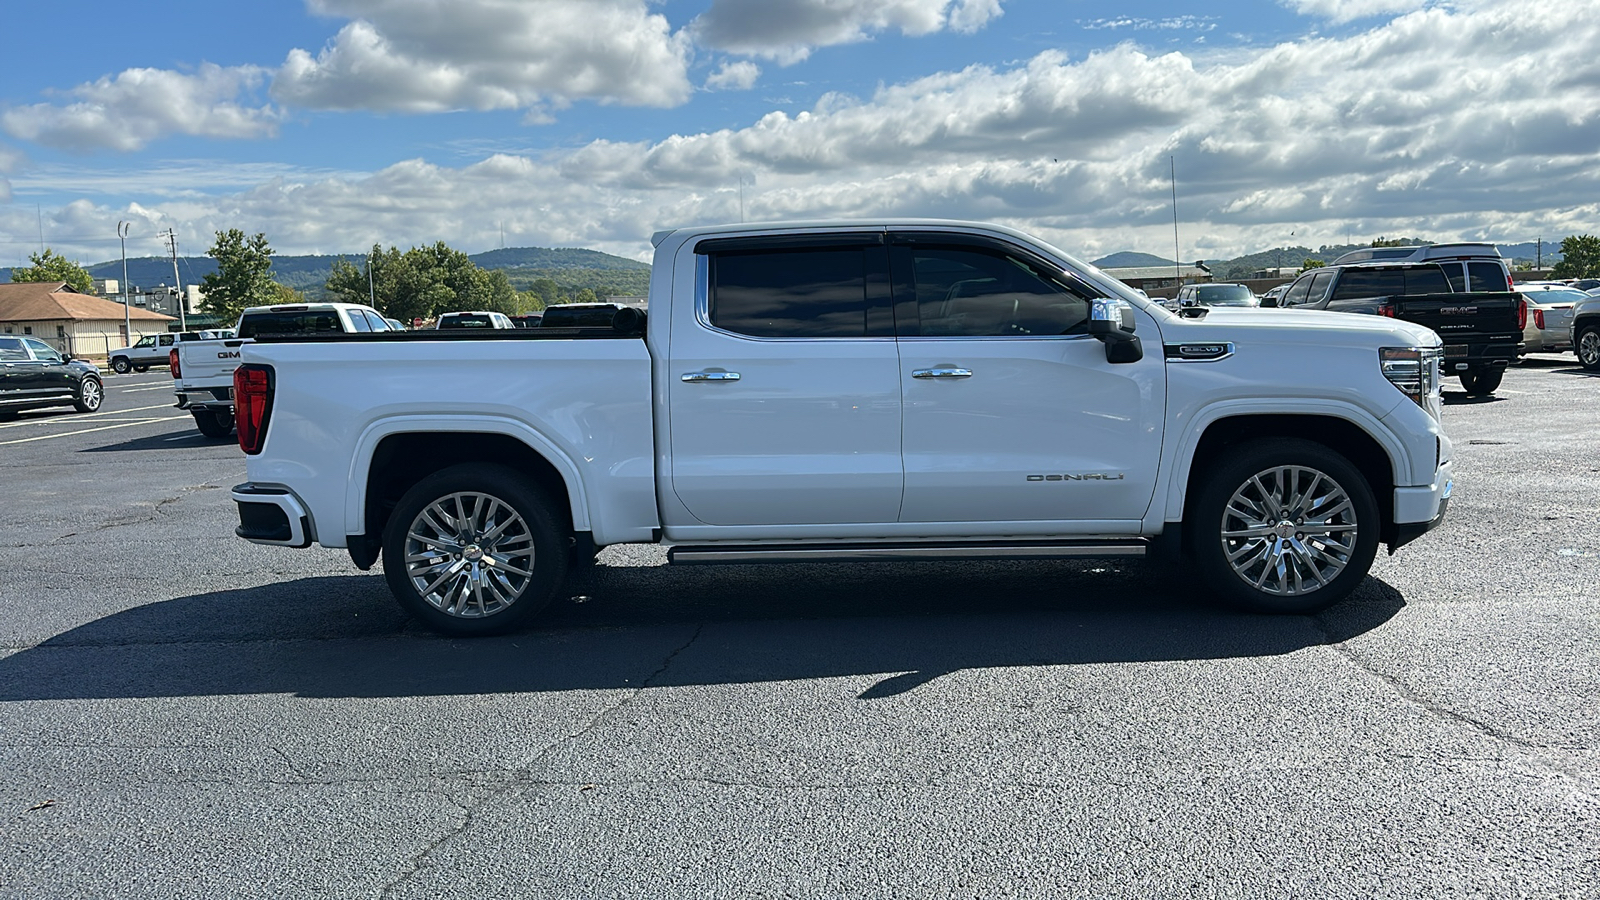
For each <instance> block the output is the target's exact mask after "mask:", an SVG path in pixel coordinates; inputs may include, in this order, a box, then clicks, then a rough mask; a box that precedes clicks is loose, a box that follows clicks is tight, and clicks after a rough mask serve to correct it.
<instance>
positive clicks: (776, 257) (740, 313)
mask: <svg viewBox="0 0 1600 900" xmlns="http://www.w3.org/2000/svg"><path fill="white" fill-rule="evenodd" d="M710 263H711V266H710V276H711V284H710V296H709V297H708V302H709V306H710V310H709V311H710V314H711V324H712V325H715V326H716V327H718V328H722V329H725V330H727V331H732V332H735V333H737V334H748V335H753V336H755V337H835V338H844V337H864V336H866V333H867V278H866V260H865V256H864V253H863V251H862V250H861V249H859V248H850V249H833V248H806V249H797V250H754V251H742V252H740V251H735V252H728V253H719V254H716V255H715V256H712V257H711V259H710ZM559 309H560V307H552V308H550V309H548V310H546V311H545V322H544V327H546V328H548V327H551V324H552V323H551V322H550V317H551V315H552V314H554V313H556V312H557V311H558V310H559ZM607 321H608V322H609V319H608V320H607Z"/></svg>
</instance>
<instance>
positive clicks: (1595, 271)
mask: <svg viewBox="0 0 1600 900" xmlns="http://www.w3.org/2000/svg"><path fill="white" fill-rule="evenodd" d="M1550 275H1551V277H1554V278H1600V237H1594V236H1593V235H1588V234H1574V235H1571V236H1569V237H1564V238H1562V239H1561V262H1558V263H1556V266H1555V268H1554V269H1551V270H1550ZM12 277H13V278H14V277H16V276H12Z"/></svg>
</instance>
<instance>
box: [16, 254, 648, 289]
mask: <svg viewBox="0 0 1600 900" xmlns="http://www.w3.org/2000/svg"><path fill="white" fill-rule="evenodd" d="M365 258H366V254H364V253H341V254H336V255H321V256H273V257H272V277H273V278H274V279H275V280H276V281H278V282H279V283H280V284H284V285H287V286H289V287H292V288H294V289H295V290H297V291H303V292H305V294H306V295H307V296H308V297H310V298H312V299H317V298H319V297H321V296H322V293H323V285H324V284H325V283H326V282H327V280H328V274H329V273H330V272H331V271H332V270H333V264H334V261H335V260H339V259H347V260H349V261H351V262H352V263H355V264H356V265H358V266H359V265H361V264H362V260H364V259H365ZM468 258H469V259H471V260H472V261H473V262H475V263H477V264H478V265H479V266H481V267H483V268H485V269H502V270H504V271H505V273H506V275H507V276H508V277H510V278H511V283H512V284H513V285H515V286H517V287H519V288H526V286H527V285H528V283H530V282H532V281H533V280H534V279H536V278H552V279H554V280H555V281H557V282H559V283H560V284H561V285H562V287H563V288H565V287H567V286H569V285H570V286H571V287H572V289H573V290H581V289H582V288H585V287H588V288H591V289H593V290H595V292H596V293H599V292H600V291H602V290H610V291H612V295H613V296H623V295H631V294H642V293H644V289H643V286H644V285H646V284H647V283H648V279H649V272H650V265H649V264H648V263H642V262H639V261H638V260H634V259H626V258H624V257H621V256H613V255H611V254H609V253H601V252H600V251H598V250H581V249H577V248H561V249H549V248H545V247H506V248H503V249H500V250H489V251H487V252H484V253H476V254H471V255H469V256H468ZM84 268H85V269H87V270H89V274H90V275H92V276H94V277H95V278H114V279H116V280H117V281H121V280H122V260H120V259H115V260H111V261H109V262H102V263H95V264H93V265H86V266H84ZM216 270H217V262H216V260H214V259H212V258H211V257H209V256H180V257H178V275H179V276H180V277H181V279H182V281H183V283H184V284H199V283H200V281H201V279H203V278H205V277H206V276H207V275H208V274H210V273H212V272H215V271H216ZM10 280H11V269H10V268H9V267H7V268H0V281H10ZM128 282H129V283H130V284H132V285H133V286H134V287H136V288H154V287H159V286H162V285H169V284H171V283H172V258H171V257H162V256H141V257H138V258H134V259H129V260H128Z"/></svg>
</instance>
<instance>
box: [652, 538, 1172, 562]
mask: <svg viewBox="0 0 1600 900" xmlns="http://www.w3.org/2000/svg"><path fill="white" fill-rule="evenodd" d="M1149 546H1150V542H1149V541H1148V540H1146V539H1144V538H1120V539H1116V540H1079V541H961V542H956V543H944V544H940V543H933V542H917V543H898V544H897V543H881V544H876V543H838V544H740V545H724V544H680V545H678V546H675V547H671V548H669V549H668V550H667V562H669V563H671V564H673V565H679V566H685V565H716V564H734V563H743V564H748V563H787V562H912V561H918V560H921V561H932V560H946V559H1116V558H1124V559H1125V558H1129V557H1142V556H1144V555H1145V553H1146V551H1147V550H1148V549H1149Z"/></svg>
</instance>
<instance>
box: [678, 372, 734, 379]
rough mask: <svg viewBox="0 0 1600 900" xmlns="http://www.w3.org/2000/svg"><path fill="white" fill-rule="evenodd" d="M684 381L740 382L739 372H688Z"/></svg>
mask: <svg viewBox="0 0 1600 900" xmlns="http://www.w3.org/2000/svg"><path fill="white" fill-rule="evenodd" d="M683 380H684V381H738V380H739V373H738V372H686V373H684V376H683Z"/></svg>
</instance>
